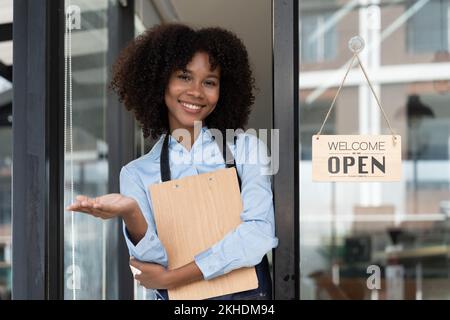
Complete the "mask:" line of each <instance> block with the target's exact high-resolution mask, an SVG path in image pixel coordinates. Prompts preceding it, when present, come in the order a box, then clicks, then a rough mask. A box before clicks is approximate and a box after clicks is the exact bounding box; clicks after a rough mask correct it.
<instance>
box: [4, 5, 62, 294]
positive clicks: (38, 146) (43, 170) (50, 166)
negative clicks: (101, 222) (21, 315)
mask: <svg viewBox="0 0 450 320" xmlns="http://www.w3.org/2000/svg"><path fill="white" fill-rule="evenodd" d="M13 39H14V41H13V50H14V53H13V54H14V56H13V59H14V61H16V64H15V66H14V69H13V78H14V83H13V86H14V94H13V105H14V108H13V118H14V121H13V163H14V166H13V200H12V201H13V219H12V228H13V244H14V246H13V292H12V297H13V299H62V298H63V295H64V291H63V281H62V280H63V279H64V273H63V268H64V261H63V259H64V255H63V249H64V242H63V240H64V223H63V222H64V220H63V214H64V211H63V199H64V190H63V178H64V166H63V164H64V154H63V152H64V150H63V138H64V136H63V132H64V131H63V129H64V128H63V123H64V121H63V117H64V115H63V108H62V107H61V106H62V105H63V102H64V97H63V89H64V88H63V82H64V81H63V76H64V74H63V71H64V67H63V63H64V61H63V57H64V2H63V1H46V0H35V1H27V0H16V1H14V30H13Z"/></svg>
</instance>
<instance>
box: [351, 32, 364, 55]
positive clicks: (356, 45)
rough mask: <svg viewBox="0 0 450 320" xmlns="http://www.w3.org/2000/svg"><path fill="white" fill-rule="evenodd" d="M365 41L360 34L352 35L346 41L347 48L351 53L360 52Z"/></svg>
mask: <svg viewBox="0 0 450 320" xmlns="http://www.w3.org/2000/svg"><path fill="white" fill-rule="evenodd" d="M364 46H365V43H364V40H363V38H361V37H360V36H354V37H352V38H351V39H350V40H349V41H348V48H349V49H350V51H351V52H353V53H360V52H361V51H362V50H363V49H364Z"/></svg>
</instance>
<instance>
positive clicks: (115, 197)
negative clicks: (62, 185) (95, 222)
mask: <svg viewBox="0 0 450 320" xmlns="http://www.w3.org/2000/svg"><path fill="white" fill-rule="evenodd" d="M136 208H138V204H137V202H136V200H134V199H133V198H130V197H126V196H124V195H121V194H120V193H110V194H105V195H103V196H100V197H95V198H89V197H88V196H84V195H79V196H77V197H76V201H75V202H74V203H72V204H71V205H69V206H68V207H67V208H66V210H68V211H78V212H84V213H88V214H90V215H93V216H95V217H98V218H102V219H111V218H115V217H122V218H124V217H125V216H127V215H129V214H132V213H133V212H135V210H136Z"/></svg>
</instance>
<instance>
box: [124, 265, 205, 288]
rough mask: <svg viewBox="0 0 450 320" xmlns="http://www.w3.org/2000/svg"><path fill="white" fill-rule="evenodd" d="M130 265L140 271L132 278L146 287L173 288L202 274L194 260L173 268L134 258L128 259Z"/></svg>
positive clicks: (196, 278) (201, 276)
mask: <svg viewBox="0 0 450 320" xmlns="http://www.w3.org/2000/svg"><path fill="white" fill-rule="evenodd" d="M130 265H131V266H133V267H135V268H137V269H138V270H139V271H140V273H138V274H136V275H135V277H134V278H135V279H136V280H137V281H139V283H140V284H141V285H142V286H144V287H146V288H148V289H150V288H151V289H173V288H176V287H179V286H184V285H187V284H189V283H192V282H195V281H199V280H202V279H203V274H202V272H201V270H200V269H199V268H198V266H197V264H196V263H195V262H194V261H192V262H190V263H188V264H186V265H184V266H182V267H180V268H177V269H173V270H167V269H166V268H164V267H163V266H161V265H159V264H155V263H148V262H142V261H138V260H136V259H130Z"/></svg>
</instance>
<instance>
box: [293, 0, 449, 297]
mask: <svg viewBox="0 0 450 320" xmlns="http://www.w3.org/2000/svg"><path fill="white" fill-rule="evenodd" d="M449 7H450V6H449V1H448V0H420V1H401V2H398V1H379V0H360V1H344V2H342V1H301V2H300V14H299V17H300V28H301V29H302V31H301V32H299V35H300V37H301V38H300V46H301V49H300V50H301V52H302V53H304V52H314V50H316V47H317V45H316V44H315V41H313V40H311V38H312V37H316V38H317V39H319V38H320V37H322V38H323V39H325V38H326V36H325V35H326V32H332V31H331V30H335V32H336V35H334V36H333V38H334V39H336V40H335V41H334V44H333V46H334V48H329V49H328V50H329V51H330V52H336V54H335V55H334V56H331V57H332V58H331V59H328V60H326V59H322V60H321V59H316V60H310V59H307V57H305V55H304V54H300V55H299V56H300V75H299V76H300V78H299V86H300V88H299V101H300V119H299V123H300V137H299V138H300V139H299V140H300V142H301V146H300V159H299V161H300V179H299V181H300V186H299V188H300V255H301V257H300V261H301V262H300V271H301V285H300V293H301V299H318V300H319V299H383V300H384V299H400V300H421V299H450V294H449V292H450V260H449V258H450V237H449V236H448V234H450V148H449V144H450V111H449V108H448V106H449V104H450V76H449V74H448V70H449V69H450V56H449V53H448V49H449V47H448V25H449V24H448V23H449V16H450V15H449V12H450V11H449ZM330 12H331V13H330ZM322 13H323V14H322ZM311 15H315V16H321V15H322V16H323V17H326V18H325V20H324V21H323V22H322V23H321V24H314V23H312V24H310V22H309V21H310V20H309V19H308V18H306V19H302V17H308V16H311ZM311 26H313V29H311V30H310V31H308V32H304V31H303V30H309V29H308V28H311ZM320 26H322V27H320ZM323 26H326V27H325V28H324V27H323ZM355 35H360V36H361V37H362V38H363V39H364V40H365V42H366V46H365V49H364V50H363V52H361V54H360V58H361V61H362V63H363V64H364V66H365V67H366V70H367V72H368V74H369V77H370V78H371V80H372V82H373V87H374V90H375V92H376V93H377V94H378V96H379V97H380V100H381V104H382V106H383V107H384V109H385V111H386V114H387V116H388V118H389V120H390V122H391V125H392V126H393V128H394V130H395V131H396V132H397V133H398V134H400V135H401V137H402V159H403V161H402V179H401V181H400V182H389V183H386V182H384V183H381V182H371V183H367V182H366V183H355V182H352V183H348V182H320V183H319V182H312V176H311V171H312V169H311V136H312V135H313V134H315V133H317V132H318V131H319V129H320V126H321V124H322V122H323V120H324V118H325V115H326V113H327V111H328V109H329V107H330V105H331V102H332V100H333V98H334V96H335V94H336V91H337V89H338V87H339V84H340V82H341V81H342V78H343V76H344V73H345V67H346V66H347V65H348V62H349V59H350V58H351V55H352V53H351V52H350V51H349V49H348V47H347V43H348V41H349V39H350V38H351V37H352V36H355ZM329 43H332V41H330V42H329ZM444 70H447V71H444ZM389 132H390V131H389V128H388V127H387V125H386V123H385V121H384V119H383V117H382V116H381V112H380V110H379V108H378V106H377V104H376V102H375V100H374V98H373V96H372V93H371V91H370V89H369V87H368V85H367V83H366V81H365V79H364V76H363V74H362V73H361V71H360V70H359V69H358V68H354V69H353V70H352V71H351V72H350V74H349V77H348V79H347V82H346V83H345V85H344V88H343V90H342V91H341V93H340V95H339V97H338V98H337V101H336V105H335V106H334V110H333V111H332V113H331V116H330V118H329V119H328V121H327V125H326V126H325V128H324V134H389ZM318 194H320V195H321V197H320V201H319V199H318V198H317V195H318ZM377 281H378V282H377Z"/></svg>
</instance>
